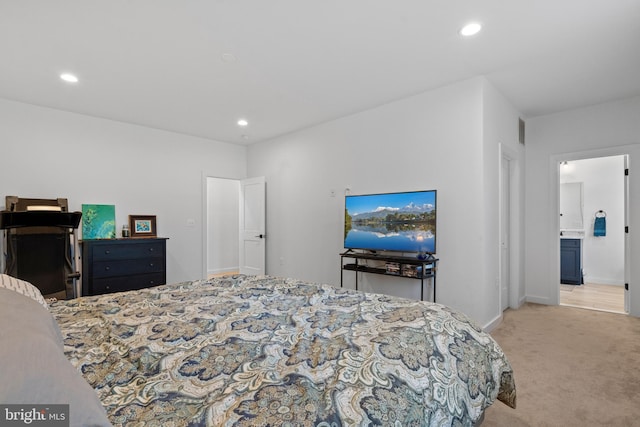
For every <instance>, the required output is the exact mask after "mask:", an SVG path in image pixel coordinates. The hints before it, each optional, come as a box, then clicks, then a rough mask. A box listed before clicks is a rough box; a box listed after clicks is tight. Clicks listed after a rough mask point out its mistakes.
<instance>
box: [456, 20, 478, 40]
mask: <svg viewBox="0 0 640 427" xmlns="http://www.w3.org/2000/svg"><path fill="white" fill-rule="evenodd" d="M481 29H482V25H480V24H478V23H477V22H472V23H470V24H467V25H465V26H464V27H462V29H461V30H460V34H461V35H463V36H465V37H469V36H473V35H475V34H478V33H479V32H480V30H481Z"/></svg>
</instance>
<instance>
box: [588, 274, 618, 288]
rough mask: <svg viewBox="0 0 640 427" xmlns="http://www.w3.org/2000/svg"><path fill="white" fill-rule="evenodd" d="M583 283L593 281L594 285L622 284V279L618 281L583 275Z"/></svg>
mask: <svg viewBox="0 0 640 427" xmlns="http://www.w3.org/2000/svg"><path fill="white" fill-rule="evenodd" d="M584 283H593V284H594V285H613V286H624V280H622V281H620V280H615V279H607V278H602V277H590V276H584Z"/></svg>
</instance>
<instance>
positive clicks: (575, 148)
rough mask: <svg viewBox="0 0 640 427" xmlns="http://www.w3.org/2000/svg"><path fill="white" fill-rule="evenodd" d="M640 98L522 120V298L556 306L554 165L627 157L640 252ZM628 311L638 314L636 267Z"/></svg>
mask: <svg viewBox="0 0 640 427" xmlns="http://www.w3.org/2000/svg"><path fill="white" fill-rule="evenodd" d="M639 117H640V97H632V98H628V99H624V100H620V101H616V102H610V103H605V104H601V105H595V106H592V107H587V108H582V109H576V110H571V111H567V112H563V113H558V114H554V115H549V116H544V117H538V118H535V119H531V120H528V121H527V135H526V137H527V146H526V171H525V182H526V201H525V204H526V224H525V242H526V243H525V259H526V263H525V285H526V292H527V299H528V300H530V301H533V302H539V303H543V304H558V300H559V284H558V283H559V277H560V267H559V265H560V261H559V260H560V255H559V242H558V235H557V234H558V229H559V225H558V212H559V211H558V183H559V170H558V169H559V166H558V163H559V162H560V161H563V160H577V159H585V158H593V157H604V156H612V155H622V154H629V156H630V175H629V186H630V187H629V189H630V200H629V202H630V206H629V210H630V221H629V227H630V236H629V239H630V251H631V254H632V256H633V254H638V253H640V238H639V237H637V236H638V231H635V232H634V230H640V215H638V213H639V212H640V197H638V196H637V195H638V189H639V188H640V173H638V172H635V173H634V171H635V170H636V169H639V167H638V166H637V164H638V163H639V162H640V120H638V118H639ZM630 275H631V277H630V282H629V297H630V304H631V308H630V313H631V314H632V315H635V316H639V315H640V264H638V263H637V262H635V263H633V262H632V263H631V265H630Z"/></svg>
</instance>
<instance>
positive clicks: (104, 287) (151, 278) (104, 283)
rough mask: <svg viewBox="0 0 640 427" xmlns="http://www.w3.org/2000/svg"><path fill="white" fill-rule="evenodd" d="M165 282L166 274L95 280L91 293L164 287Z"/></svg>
mask: <svg viewBox="0 0 640 427" xmlns="http://www.w3.org/2000/svg"><path fill="white" fill-rule="evenodd" d="M164 282H165V275H164V273H153V274H139V275H134V276H126V277H110V278H103V279H95V280H94V281H93V283H92V286H91V288H92V289H90V292H91V295H98V294H108V293H112V292H122V291H130V290H134V289H144V288H148V287H151V286H157V285H162V284H164Z"/></svg>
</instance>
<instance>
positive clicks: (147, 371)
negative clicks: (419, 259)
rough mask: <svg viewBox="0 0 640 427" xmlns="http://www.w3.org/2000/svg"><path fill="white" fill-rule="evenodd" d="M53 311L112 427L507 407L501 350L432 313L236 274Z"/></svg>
mask: <svg viewBox="0 0 640 427" xmlns="http://www.w3.org/2000/svg"><path fill="white" fill-rule="evenodd" d="M50 310H51V312H52V313H53V315H54V317H55V318H56V320H57V321H58V323H59V325H60V329H61V331H62V334H63V337H64V341H65V353H66V355H67V356H68V358H69V359H70V360H71V362H72V364H73V365H74V366H76V367H77V368H78V369H80V370H81V371H82V374H83V375H84V377H85V379H86V380H87V381H88V382H89V383H90V384H91V386H93V388H94V389H95V390H96V391H97V393H98V395H99V397H100V400H101V401H102V402H103V404H104V406H105V408H106V409H107V414H108V416H109V419H110V420H111V422H112V423H113V424H114V425H116V426H118V425H136V426H186V425H189V426H196V425H202V426H204V425H207V426H266V425H270V426H276V425H296V426H297V425H299V426H327V427H329V426H353V425H402V426H408V425H413V426H427V425H438V426H440V425H473V424H474V423H475V422H476V421H477V419H478V418H479V417H480V416H481V415H482V411H483V410H484V409H485V408H486V407H487V406H489V405H491V404H492V403H493V402H494V401H495V400H496V399H499V400H502V401H503V402H505V403H506V404H507V405H510V406H513V407H515V385H514V381H513V376H512V370H511V367H510V365H509V362H508V361H507V360H506V358H505V356H504V354H503V352H502V350H501V349H500V347H499V346H498V345H497V344H496V343H495V341H494V340H493V339H492V338H491V337H490V336H489V335H488V334H485V333H484V332H482V331H481V330H480V329H479V328H478V327H477V326H475V325H474V324H473V323H472V322H470V321H469V320H468V319H467V318H466V317H465V316H464V315H462V314H461V313H459V312H456V311H454V310H452V309H450V308H447V307H445V306H442V305H439V304H433V303H428V302H417V301H412V300H406V299H401V298H395V297H391V296H386V295H377V294H367V293H362V292H357V291H352V290H347V289H340V288H334V287H332V286H329V285H318V284H313V283H308V282H302V281H299V280H293V279H283V278H274V277H268V276H243V275H237V276H228V277H224V278H219V279H214V280H211V281H195V282H185V283H177V284H172V285H164V286H159V287H157V288H151V289H144V290H140V291H131V292H124V293H117V294H110V295H102V296H94V297H83V298H78V299H75V300H69V301H60V302H57V303H53V304H52V305H51V307H50Z"/></svg>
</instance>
